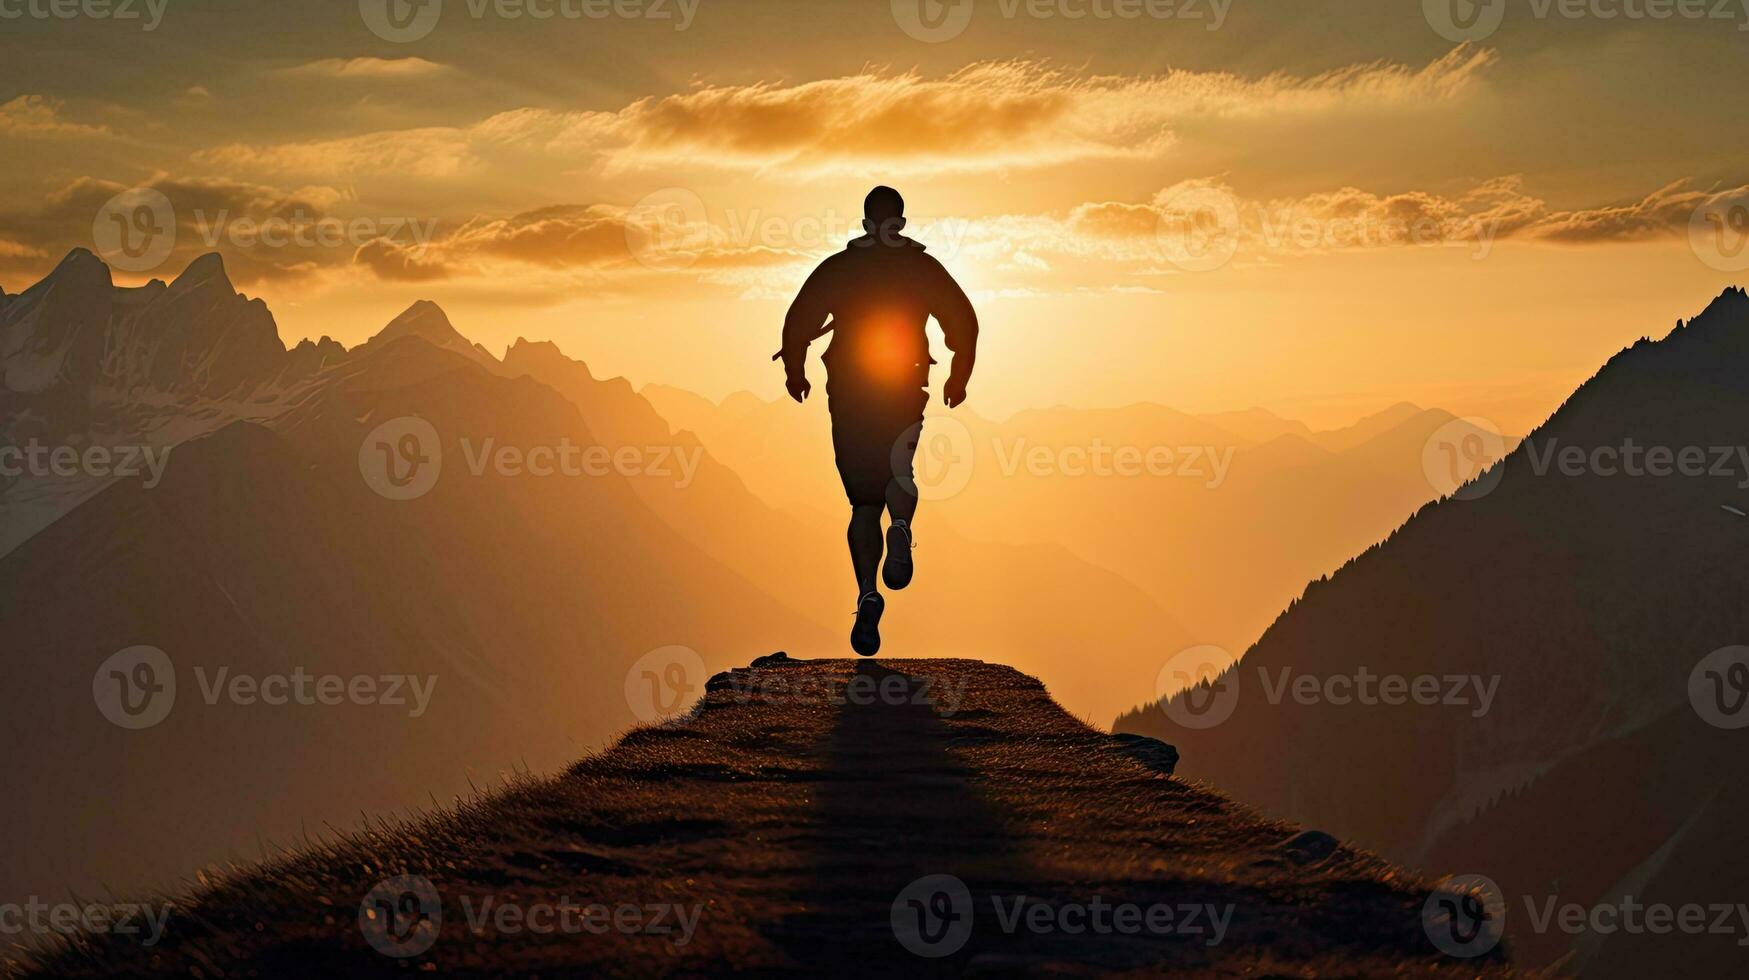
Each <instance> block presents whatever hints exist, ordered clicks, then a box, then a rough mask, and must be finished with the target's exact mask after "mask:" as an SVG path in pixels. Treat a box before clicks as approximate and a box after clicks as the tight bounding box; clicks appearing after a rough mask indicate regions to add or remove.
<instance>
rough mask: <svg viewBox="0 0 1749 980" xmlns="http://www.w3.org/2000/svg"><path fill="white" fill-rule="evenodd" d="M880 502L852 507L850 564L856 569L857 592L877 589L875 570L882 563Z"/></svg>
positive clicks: (868, 591) (860, 593)
mask: <svg viewBox="0 0 1749 980" xmlns="http://www.w3.org/2000/svg"><path fill="white" fill-rule="evenodd" d="M881 510H882V507H881V505H880V504H858V505H856V506H854V507H852V508H851V509H850V565H851V567H852V568H854V569H855V570H856V594H857V596H859V597H861V596H865V595H868V594H869V593H870V592H873V591H875V570H876V569H877V568H879V567H880V564H881Z"/></svg>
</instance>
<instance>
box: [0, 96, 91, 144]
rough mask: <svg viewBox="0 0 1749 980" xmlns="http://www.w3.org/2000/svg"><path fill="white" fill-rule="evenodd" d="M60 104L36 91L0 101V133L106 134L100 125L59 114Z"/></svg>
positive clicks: (40, 136)
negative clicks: (90, 124)
mask: <svg viewBox="0 0 1749 980" xmlns="http://www.w3.org/2000/svg"><path fill="white" fill-rule="evenodd" d="M64 107H65V106H64V104H63V103H61V102H59V101H57V100H55V99H48V98H44V97H43V96H40V95H20V96H18V97H17V98H15V99H13V100H12V101H10V102H6V103H4V104H0V136H15V137H20V138H24V139H31V138H36V139H67V138H77V137H92V136H108V135H110V133H109V129H108V128H107V127H104V126H88V125H86V124H84V123H76V122H70V121H68V120H66V119H64V118H62V115H61V110H62V109H63V108H64Z"/></svg>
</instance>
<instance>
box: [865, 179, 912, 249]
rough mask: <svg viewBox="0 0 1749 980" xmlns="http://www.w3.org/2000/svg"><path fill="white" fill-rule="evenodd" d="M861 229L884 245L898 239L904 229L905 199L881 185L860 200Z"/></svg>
mask: <svg viewBox="0 0 1749 980" xmlns="http://www.w3.org/2000/svg"><path fill="white" fill-rule="evenodd" d="M862 227H863V229H864V230H865V231H867V232H868V233H869V234H870V235H873V236H874V237H875V238H877V239H879V240H880V241H881V242H883V243H885V242H888V241H891V240H892V239H895V238H897V237H899V232H900V231H903V230H904V228H905V199H904V198H902V197H900V196H899V192H898V191H896V190H893V189H892V188H891V187H888V186H886V185H885V184H882V185H881V186H879V187H876V188H875V189H874V190H872V191H869V192H868V196H867V197H865V198H863V199H862Z"/></svg>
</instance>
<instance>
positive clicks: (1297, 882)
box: [32, 654, 1505, 977]
mask: <svg viewBox="0 0 1749 980" xmlns="http://www.w3.org/2000/svg"><path fill="white" fill-rule="evenodd" d="M707 687H708V693H707V694H706V696H705V698H704V699H703V701H702V702H700V704H699V706H698V707H697V709H695V710H694V711H693V712H692V713H691V714H689V715H688V716H687V717H685V718H683V719H678V720H676V721H675V722H672V723H669V724H665V725H662V726H659V727H646V728H639V729H637V730H635V731H633V732H631V733H629V734H627V735H626V736H625V737H624V738H623V739H621V740H620V741H619V742H618V744H617V745H615V746H614V747H613V748H612V749H610V750H609V751H607V752H605V753H603V754H600V755H596V756H593V757H590V758H586V759H584V760H582V761H580V762H578V763H577V764H576V765H574V766H573V767H571V768H570V769H569V770H568V771H567V772H566V773H564V774H563V775H561V776H559V777H557V778H552V779H540V780H536V779H526V780H523V781H521V782H520V783H519V784H517V785H515V786H513V787H510V788H508V789H506V790H505V791H502V792H498V793H494V794H491V795H489V796H485V797H480V798H475V799H471V800H469V801H467V802H465V803H463V804H461V805H459V806H457V807H454V808H446V809H444V810H442V811H439V812H436V813H431V814H428V815H425V816H422V817H419V818H416V819H412V820H408V821H402V822H384V823H380V824H378V825H375V826H373V827H372V828H370V829H369V830H367V831H364V832H360V833H355V834H349V835H345V836H342V837H339V838H337V839H332V840H327V841H324V842H322V843H320V844H318V845H313V846H310V847H307V848H304V849H302V850H301V851H300V852H299V853H294V854H288V855H285V856H282V857H279V858H276V859H274V860H272V861H269V862H266V863H264V864H259V865H255V866H252V867H246V868H238V869H236V870H235V871H234V872H233V873H232V874H229V875H226V876H224V877H222V878H220V879H217V880H215V881H213V882H211V883H209V884H206V885H204V886H202V887H200V888H198V889H194V890H193V891H191V892H190V893H188V894H186V895H183V896H179V897H178V899H177V900H176V908H175V910H174V912H173V914H172V915H171V916H170V918H169V920H168V923H167V925H166V927H165V929H164V938H163V940H162V941H161V942H160V943H159V944H158V945H157V946H156V947H153V948H150V949H142V948H141V947H140V946H139V945H138V944H137V943H129V942H126V941H123V940H120V939H119V938H118V937H114V936H109V937H105V936H102V935H89V936H81V937H80V938H79V941H78V943H77V944H76V945H73V946H71V947H69V948H67V949H66V950H65V951H62V952H59V953H51V954H49V955H47V956H45V957H43V958H41V959H39V960H37V961H36V962H35V963H34V967H35V972H34V974H32V975H41V976H96V975H114V974H117V973H125V974H127V975H131V976H141V977H154V976H180V975H184V974H186V973H189V972H193V971H197V970H198V971H199V972H202V973H213V974H223V975H250V976H263V977H273V976H289V975H298V976H308V975H312V974H321V975H330V976H359V975H377V974H379V973H381V974H387V973H399V972H406V971H412V972H420V971H431V972H435V973H437V974H438V975H445V976H453V975H463V976H511V975H515V976H524V975H536V974H538V975H542V976H551V975H591V976H595V975H606V976H623V975H638V976H670V975H672V976H698V975H713V974H722V973H728V972H748V973H753V974H757V975H761V976H774V975H776V976H801V975H809V976H818V975H821V974H823V973H830V974H832V975H867V976H875V975H882V976H890V975H894V974H896V973H903V974H905V975H918V976H958V975H992V974H994V975H1014V974H1027V975H1054V974H1058V973H1069V974H1075V975H1080V974H1086V973H1090V972H1123V971H1129V972H1135V973H1144V972H1145V973H1149V974H1155V973H1160V972H1170V973H1172V974H1173V975H1182V976H1193V977H1215V976H1234V975H1253V974H1270V975H1295V976H1312V975H1328V974H1332V973H1342V974H1351V975H1365V976H1383V975H1417V976H1453V977H1456V976H1466V977H1474V976H1493V975H1502V974H1503V973H1504V972H1505V970H1504V967H1503V966H1502V964H1501V960H1502V951H1496V952H1493V953H1491V954H1490V955H1488V956H1485V957H1483V958H1480V959H1473V960H1467V961H1463V962H1461V963H1459V962H1456V961H1451V960H1444V959H1442V958H1441V957H1440V955H1439V953H1438V952H1437V950H1436V949H1435V948H1434V946H1433V945H1432V943H1431V942H1430V940H1429V938H1428V933H1427V932H1426V931H1425V930H1424V926H1423V917H1422V909H1423V906H1424V904H1425V903H1426V901H1427V899H1428V897H1429V889H1428V886H1427V885H1426V883H1424V882H1420V881H1418V880H1416V879H1415V878H1413V877H1412V876H1410V875H1407V874H1405V873H1404V872H1403V871H1402V870H1401V869H1398V868H1394V867H1392V866H1390V865H1388V864H1386V863H1384V862H1382V861H1380V860H1379V859H1377V858H1376V857H1374V856H1372V855H1369V854H1367V853H1365V852H1362V851H1357V850H1355V849H1354V848H1352V847H1349V846H1347V845H1344V844H1343V843H1341V842H1339V841H1336V840H1334V839H1332V838H1330V837H1328V835H1322V834H1318V833H1316V832H1308V831H1305V830H1303V829H1302V828H1299V827H1295V826H1292V825H1289V824H1284V823H1280V822H1277V821H1273V820H1269V819H1266V818H1264V817H1262V816H1261V815H1259V814H1257V813H1256V812H1254V811H1252V810H1251V809H1250V808H1248V807H1245V806H1242V805H1238V804H1235V803H1233V802H1232V801H1230V800H1228V799H1226V798H1224V797H1222V796H1221V795H1219V794H1218V793H1215V792H1213V791H1211V790H1208V789H1206V788H1203V787H1200V786H1197V785H1195V784H1192V783H1187V782H1183V781H1180V780H1177V779H1172V778H1169V773H1170V770H1171V759H1172V753H1171V750H1170V748H1169V747H1167V746H1164V745H1160V744H1159V743H1150V742H1147V741H1146V740H1143V741H1142V742H1137V741H1136V740H1134V739H1123V738H1114V737H1113V736H1110V735H1106V734H1104V733H1101V732H1098V731H1095V730H1094V729H1091V728H1089V727H1087V726H1086V725H1084V724H1082V723H1080V722H1077V721H1076V720H1075V719H1074V718H1072V717H1070V716H1069V715H1068V714H1067V713H1065V712H1064V711H1063V710H1062V709H1061V708H1060V707H1059V706H1058V705H1057V704H1056V703H1055V702H1053V701H1052V700H1051V698H1050V697H1049V696H1048V695H1047V694H1046V693H1045V690H1044V687H1043V685H1042V684H1040V683H1039V682H1038V681H1037V680H1035V679H1033V678H1030V677H1027V676H1025V675H1023V674H1021V673H1019V672H1017V671H1014V670H1011V669H1009V668H1005V667H1000V666H994V665H988V664H984V663H979V662H974V661H966V660H951V659H941V660H928V661H914V660H896V661H884V662H862V663H853V662H849V661H844V660H816V661H805V660H793V659H790V658H788V657H787V656H786V655H784V654H774V655H772V656H769V657H762V658H760V659H759V660H757V661H755V662H754V663H753V664H752V665H751V666H750V667H746V668H741V669H737V670H734V671H730V672H725V673H722V674H718V675H717V676H715V677H713V678H711V680H710V681H709V682H708V685H707ZM1016 903H1020V904H1018V905H1017V904H1016ZM598 904H599V905H603V906H604V907H607V908H610V909H612V910H615V914H621V915H622V917H621V918H620V919H618V920H616V921H617V922H618V923H619V924H618V925H615V926H612V927H608V926H607V925H606V920H600V921H598V922H597V923H596V925H597V926H598V928H590V929H589V930H588V932H587V933H585V932H584V931H583V929H584V928H585V927H584V926H583V924H582V920H581V918H574V919H572V920H571V922H572V925H571V926H570V927H569V929H567V928H566V927H565V926H564V925H563V923H564V921H565V920H563V919H559V918H554V917H552V916H545V917H543V916H541V915H540V914H537V910H542V909H546V910H552V909H555V908H558V907H561V906H567V905H569V906H575V907H577V908H578V909H579V910H582V909H587V908H590V907H592V906H595V905H598ZM1022 905H1024V907H1025V910H1026V912H1025V917H1024V919H1023V918H1017V917H1015V915H1014V911H1015V910H1017V909H1019V908H1021V906H1022ZM505 906H509V907H510V908H511V910H512V911H513V912H515V913H516V914H515V915H513V916H511V917H509V918H506V917H504V916H503V915H502V914H498V913H494V911H493V910H494V909H495V908H500V909H501V908H503V907H505ZM627 908H630V909H634V910H635V911H636V914H637V920H636V921H633V920H632V919H631V918H630V917H629V914H622V913H620V912H619V910H623V909H627ZM1119 909H1128V910H1129V913H1124V912H1119V911H1118V910H1119ZM1158 909H1164V910H1167V912H1166V914H1169V915H1170V916H1171V920H1172V923H1173V926H1174V928H1173V929H1171V930H1165V929H1163V928H1162V927H1161V923H1162V922H1163V920H1162V919H1160V918H1159V917H1158V913H1155V912H1152V911H1149V910H1158ZM525 911H526V912H527V919H526V922H527V923H528V924H529V926H535V925H538V924H540V923H543V922H545V923H547V924H548V927H547V928H531V927H524V926H523V924H522V923H523V921H524V920H523V918H522V913H524V912H525ZM1144 913H1145V914H1147V915H1151V916H1155V917H1154V918H1153V919H1151V920H1146V919H1144V918H1142V916H1143V915H1144ZM1125 915H1133V916H1134V917H1133V918H1128V919H1126V918H1123V917H1122V916H1125ZM1125 921H1128V922H1129V923H1130V924H1129V926H1128V927H1127V928H1114V925H1115V924H1117V923H1122V922H1125ZM1143 921H1153V922H1154V923H1155V925H1154V926H1153V927H1151V928H1142V927H1141V926H1140V925H1138V923H1140V922H1143ZM1101 924H1103V925H1102V926H1101ZM385 954H392V955H385Z"/></svg>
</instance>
